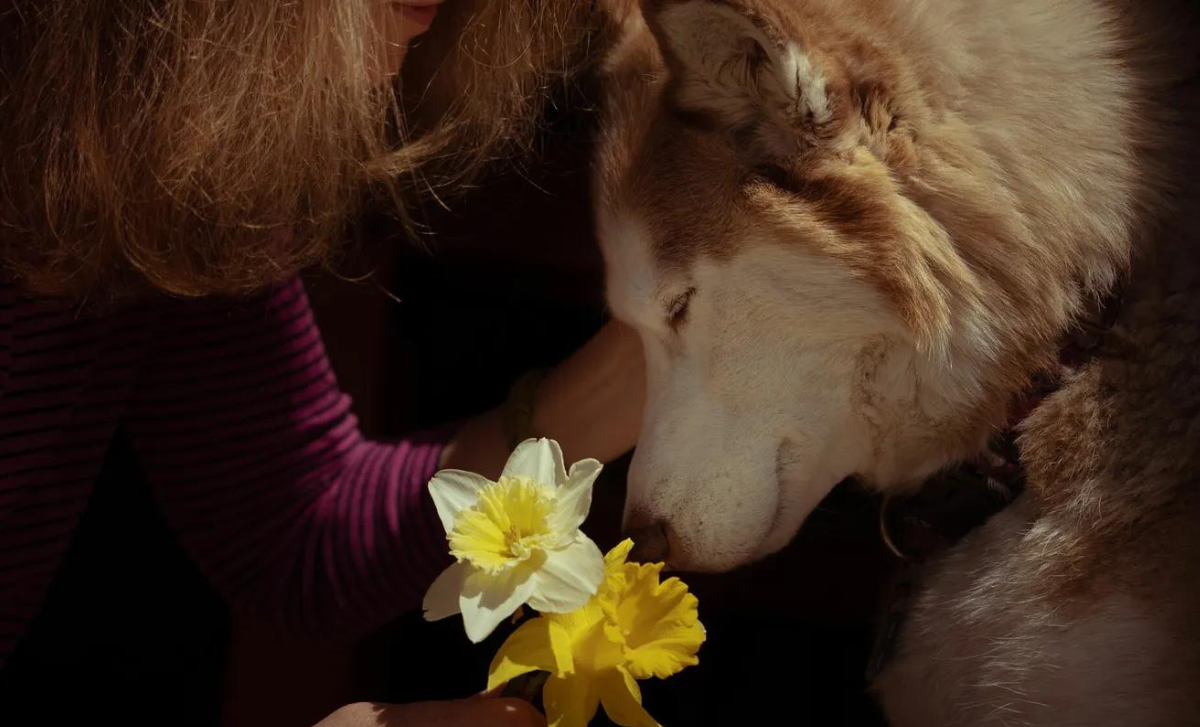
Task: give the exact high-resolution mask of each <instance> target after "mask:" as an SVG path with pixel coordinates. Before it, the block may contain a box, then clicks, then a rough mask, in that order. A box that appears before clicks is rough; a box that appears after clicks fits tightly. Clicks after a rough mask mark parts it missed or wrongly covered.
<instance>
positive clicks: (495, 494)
mask: <svg viewBox="0 0 1200 727" xmlns="http://www.w3.org/2000/svg"><path fill="white" fill-rule="evenodd" d="M600 469H601V466H600V463H599V462H597V461H596V460H594V459H585V460H582V461H580V462H576V463H575V464H573V465H571V471H570V473H568V472H567V470H566V467H565V466H564V464H563V456H562V450H561V449H560V448H559V446H558V443H557V442H554V441H552V440H548V439H540V440H533V439H531V440H529V441H527V442H524V443H522V444H521V445H520V446H519V447H517V449H516V451H515V452H513V454H512V457H510V458H509V460H508V464H507V465H505V467H504V473H503V474H502V475H501V476H500V479H499V480H498V481H496V482H492V481H490V480H488V479H486V478H484V477H481V476H479V475H476V474H472V473H470V472H461V471H458V470H443V471H441V472H438V473H437V474H436V475H434V477H433V479H432V480H431V481H430V483H429V492H430V494H431V495H432V496H433V502H434V504H435V505H436V506H437V511H438V516H439V517H440V518H441V520H442V525H443V527H445V528H446V537H447V539H448V540H449V541H450V554H451V555H453V556H454V558H455V560H456V561H457V562H456V563H455V564H454V565H452V566H450V567H449V568H448V569H446V571H445V572H443V573H442V575H441V576H439V577H438V579H437V581H435V582H434V584H433V585H432V586H430V588H429V591H428V593H426V594H425V604H424V607H425V618H426V619H428V620H430V621H436V620H438V619H442V618H446V617H448V616H453V615H454V614H457V613H462V615H463V624H464V625H465V626H466V631H467V636H468V638H470V639H471V641H473V642H476V643H478V642H480V641H482V640H483V639H485V638H487V636H488V635H489V634H491V633H492V631H493V630H494V629H495V628H496V626H497V625H498V624H499V623H500V622H501V621H503V620H504V619H506V618H508V617H509V616H511V615H512V614H513V613H514V612H515V611H516V610H517V608H518V607H520V606H521V605H522V604H526V603H528V604H529V605H530V606H531V607H532V608H534V609H537V610H538V611H541V612H543V613H567V612H570V611H574V610H576V609H578V608H579V607H581V606H583V605H584V604H585V603H587V602H588V600H589V599H590V598H591V597H592V595H593V594H595V593H596V589H597V588H598V587H599V585H600V582H601V581H603V580H604V558H603V556H602V555H601V554H600V549H599V548H597V547H596V544H595V543H593V542H592V541H591V540H590V539H588V537H587V536H586V535H584V534H583V533H582V532H580V531H579V526H580V525H582V524H583V521H584V519H585V518H586V517H587V513H588V509H589V508H590V507H591V505H592V483H594V482H595V481H596V477H597V476H598V475H599V474H600Z"/></svg>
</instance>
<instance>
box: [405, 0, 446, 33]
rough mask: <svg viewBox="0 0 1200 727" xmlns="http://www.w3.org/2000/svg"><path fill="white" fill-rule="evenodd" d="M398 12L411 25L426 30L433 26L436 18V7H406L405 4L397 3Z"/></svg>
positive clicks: (431, 5) (432, 5)
mask: <svg viewBox="0 0 1200 727" xmlns="http://www.w3.org/2000/svg"><path fill="white" fill-rule="evenodd" d="M399 6H400V12H401V14H403V15H404V17H405V18H407V19H408V20H409V21H411V22H412V23H413V24H415V25H417V26H418V27H421V28H428V27H429V26H431V25H433V20H434V18H436V17H437V11H438V9H437V5H435V4H430V5H408V4H407V3H399Z"/></svg>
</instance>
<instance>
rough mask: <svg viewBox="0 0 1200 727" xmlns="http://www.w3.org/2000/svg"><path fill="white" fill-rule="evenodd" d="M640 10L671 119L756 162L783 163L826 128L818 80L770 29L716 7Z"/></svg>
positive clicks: (721, 4)
mask: <svg viewBox="0 0 1200 727" xmlns="http://www.w3.org/2000/svg"><path fill="white" fill-rule="evenodd" d="M642 9H643V14H644V15H645V18H646V21H647V23H648V24H649V26H650V28H651V30H652V31H653V33H654V35H655V38H656V39H657V40H658V44H659V47H660V49H661V50H662V54H663V57H664V59H665V60H666V63H667V66H668V68H669V70H670V76H671V77H670V81H669V86H668V96H667V98H668V100H669V103H670V104H671V105H672V106H673V107H674V110H675V111H676V112H678V113H680V114H682V115H684V116H686V117H689V118H691V119H692V120H694V121H695V122H697V123H700V124H704V125H707V126H716V127H719V128H721V129H722V130H724V131H726V132H728V133H730V134H731V135H732V136H733V138H734V139H735V140H736V142H737V144H738V145H739V146H745V147H746V149H744V150H745V151H748V152H750V153H752V154H754V155H758V156H763V155H766V156H772V157H787V156H790V155H792V154H794V153H795V152H796V151H798V149H799V148H800V147H801V146H802V145H803V144H804V143H805V142H806V140H808V141H811V140H813V139H816V138H821V137H822V136H823V135H824V134H823V131H825V130H827V129H828V127H829V126H831V124H832V122H833V121H834V116H835V113H834V111H835V110H834V103H833V101H832V100H831V98H830V95H829V93H828V90H827V77H826V75H825V73H824V72H823V70H822V68H821V67H820V66H819V65H818V63H817V61H816V60H815V59H814V58H813V57H812V55H811V54H810V53H808V52H806V51H805V50H804V48H802V47H801V45H800V43H799V42H797V41H796V40H794V39H791V38H789V37H787V35H785V33H784V31H783V30H782V29H781V27H780V26H779V24H778V23H777V22H773V21H772V20H771V19H770V18H768V17H766V16H765V15H763V14H762V13H758V12H755V11H753V10H751V9H749V8H747V7H745V6H743V5H741V4H739V3H737V2H726V1H724V0H643V3H642Z"/></svg>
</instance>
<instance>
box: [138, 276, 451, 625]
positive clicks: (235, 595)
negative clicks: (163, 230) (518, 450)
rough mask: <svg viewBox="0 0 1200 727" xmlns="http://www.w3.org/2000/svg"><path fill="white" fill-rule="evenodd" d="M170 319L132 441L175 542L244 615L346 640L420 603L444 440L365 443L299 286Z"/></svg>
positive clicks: (434, 568) (435, 540)
mask: <svg viewBox="0 0 1200 727" xmlns="http://www.w3.org/2000/svg"><path fill="white" fill-rule="evenodd" d="M180 308H181V310H180V311H179V312H178V314H172V315H170V316H166V317H165V318H166V320H167V323H166V325H167V326H169V328H165V329H164V330H162V331H161V332H160V333H159V340H158V341H157V342H156V344H155V349H154V352H153V353H152V354H151V356H150V357H149V359H148V360H147V365H146V368H145V369H144V370H143V371H142V373H141V375H140V378H139V381H138V387H137V393H136V395H135V397H134V403H133V408H132V411H131V415H130V418H129V429H130V435H131V436H130V438H131V441H132V442H133V444H134V448H135V449H136V451H137V453H138V456H139V459H140V460H141V462H142V466H143V468H144V469H145V471H146V475H147V477H148V478H149V480H150V481H151V484H152V485H153V486H154V489H155V491H156V493H157V496H158V498H159V500H160V503H161V506H162V507H163V509H164V510H165V512H166V515H167V519H168V521H169V522H170V523H171V526H172V528H173V529H174V530H175V532H176V534H177V536H178V537H179V538H180V540H181V541H182V542H183V544H184V546H185V548H187V549H188V551H189V552H190V553H191V554H192V556H193V557H194V558H195V559H196V560H197V562H198V563H199V564H200V566H201V568H202V570H204V571H205V572H206V574H207V575H208V576H209V578H210V579H211V580H212V581H213V582H214V583H215V584H216V585H217V586H218V588H220V589H221V590H222V591H223V592H224V593H225V594H226V595H227V597H228V598H229V599H230V600H231V602H232V603H233V604H234V606H235V607H240V608H242V609H244V610H246V611H248V612H250V613H254V614H258V615H263V616H268V617H272V618H276V619H279V620H281V621H282V622H283V623H284V624H285V625H287V626H289V627H291V628H295V629H298V630H300V631H302V632H305V633H309V634H314V635H321V636H347V635H354V634H356V633H361V632H364V631H366V630H369V629H371V628H374V627H376V626H378V625H380V624H382V623H384V622H386V621H387V620H389V619H390V618H393V617H395V616H396V615H399V614H400V613H401V612H403V611H405V610H409V609H412V608H415V607H417V606H418V605H419V604H420V601H421V597H422V595H423V593H424V591H425V589H426V587H427V586H428V584H429V583H431V582H432V581H433V579H434V578H435V577H436V575H437V573H438V572H439V571H440V570H441V569H442V568H443V567H445V566H446V565H447V563H448V555H447V552H446V551H447V548H446V542H445V535H444V533H443V532H442V528H441V525H440V524H439V522H438V519H437V515H436V512H435V511H434V508H433V504H432V501H431V500H430V498H429V496H428V494H427V490H426V487H425V485H426V483H427V481H428V480H429V478H430V477H431V476H432V474H433V472H434V471H435V469H436V467H437V462H438V459H439V456H440V453H441V451H442V446H443V443H444V440H445V434H446V433H430V434H422V435H417V436H413V437H409V438H407V439H405V440H403V441H401V442H398V443H392V444H383V443H376V442H370V441H366V440H365V439H364V438H363V437H362V435H361V434H360V432H359V430H358V427H357V424H356V420H355V418H354V416H353V415H352V414H351V412H350V401H349V399H348V397H346V396H345V395H344V394H342V393H341V392H340V391H339V390H338V387H337V382H336V380H335V378H334V374H333V371H332V370H331V368H330V364H329V361H328V359H327V358H326V355H325V350H324V346H323V344H322V341H321V338H320V335H319V333H318V331H317V328H316V324H315V322H314V319H313V314H312V311H311V310H310V308H309V304H308V298H307V295H306V293H305V291H304V287H303V284H302V283H301V282H300V281H299V280H295V281H293V282H291V283H289V284H287V285H286V286H284V287H282V288H280V289H278V290H277V291H274V292H273V293H272V294H271V295H269V296H267V297H266V298H265V299H256V300H253V301H241V302H238V303H236V304H229V303H227V304H225V305H214V304H213V303H210V302H204V303H195V302H191V303H188V304H185V305H181V306H180Z"/></svg>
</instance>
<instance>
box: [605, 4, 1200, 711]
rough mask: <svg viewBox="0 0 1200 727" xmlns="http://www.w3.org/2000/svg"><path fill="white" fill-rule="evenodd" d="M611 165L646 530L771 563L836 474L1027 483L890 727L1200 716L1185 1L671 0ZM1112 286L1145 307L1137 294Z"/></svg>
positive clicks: (632, 72)
mask: <svg viewBox="0 0 1200 727" xmlns="http://www.w3.org/2000/svg"><path fill="white" fill-rule="evenodd" d="M614 13H616V14H617V15H619V17H618V18H617V20H618V22H619V25H620V28H621V32H620V36H619V39H618V40H617V41H616V43H615V44H614V46H613V47H612V48H611V50H610V51H609V52H608V54H607V55H606V58H605V60H604V62H603V69H602V76H603V87H604V88H605V89H606V90H605V92H604V100H603V105H602V108H603V111H602V121H601V131H600V135H599V142H598V147H597V150H596V158H595V163H594V190H595V192H594V194H595V210H596V212H595V214H596V227H597V234H598V236H599V240H600V244H601V249H602V252H603V255H604V258H605V264H606V270H607V297H608V302H609V306H610V309H611V311H612V312H613V314H614V315H615V316H616V317H617V318H619V319H621V320H623V321H625V322H626V323H628V324H629V325H631V326H632V327H634V328H635V329H636V330H637V331H638V332H639V334H640V336H641V339H642V342H643V344H644V349H645V355H646V363H647V381H648V395H647V396H648V399H647V403H646V410H645V419H644V426H643V432H642V435H641V438H640V440H639V443H638V447H637V450H636V453H635V455H634V459H633V462H632V464H631V468H630V474H629V494H628V496H627V502H626V512H625V522H626V528H627V530H628V531H629V532H631V533H632V534H633V537H634V539H635V540H636V541H637V542H638V543H639V546H640V547H641V548H642V550H643V555H645V556H646V557H649V558H652V559H659V558H665V559H666V561H667V562H668V564H669V565H670V567H672V568H674V569H678V570H690V571H725V570H729V569H732V568H736V567H738V566H740V565H743V564H746V563H748V562H751V561H754V560H756V559H759V558H762V557H765V556H767V555H769V554H771V553H774V552H776V551H778V550H780V549H781V548H782V547H784V546H785V545H786V544H787V543H788V542H789V541H790V540H791V539H792V537H793V536H794V535H795V534H796V532H797V531H798V529H799V528H800V527H801V525H802V524H803V522H804V520H805V518H806V517H807V516H808V515H809V514H810V513H811V512H812V511H813V509H814V508H815V507H816V506H817V504H818V503H819V502H820V501H821V500H822V498H823V497H824V496H825V495H826V494H828V493H829V492H830V490H831V489H832V488H833V487H834V486H835V485H836V484H837V483H839V482H841V481H843V480H845V479H846V478H848V477H854V478H856V479H857V480H859V481H860V482H862V483H863V484H864V485H865V486H867V487H869V488H872V489H874V490H876V491H878V492H880V493H883V494H885V495H888V496H894V495H902V494H905V493H911V492H913V491H915V490H918V489H919V488H920V486H921V483H922V482H923V481H925V480H927V478H929V477H931V476H933V475H935V474H936V473H939V472H942V471H944V470H946V468H948V467H952V466H954V465H955V464H956V463H960V462H964V461H969V460H971V459H972V458H974V457H977V456H978V455H979V454H980V453H981V452H983V451H984V450H985V448H986V445H987V442H988V441H989V438H990V437H992V436H993V435H994V434H995V433H996V432H998V431H1001V430H1003V429H1004V428H1005V427H1006V426H1007V422H1008V419H1009V417H1010V415H1011V414H1012V407H1013V402H1014V401H1015V400H1019V398H1020V397H1021V394H1022V392H1024V391H1026V390H1027V388H1028V387H1029V386H1030V383H1031V381H1032V379H1033V377H1035V376H1036V375H1038V374H1039V373H1040V372H1044V371H1047V370H1051V369H1054V368H1055V367H1056V366H1057V365H1058V364H1057V362H1058V360H1059V354H1060V349H1061V346H1062V342H1063V340H1064V338H1065V337H1067V336H1069V335H1070V334H1071V333H1072V332H1073V331H1075V330H1076V329H1077V327H1078V326H1079V325H1081V323H1082V322H1084V320H1085V319H1086V317H1087V315H1088V311H1090V310H1092V309H1093V308H1094V307H1096V306H1097V304H1099V303H1101V302H1108V303H1109V304H1110V305H1111V306H1115V310H1116V314H1115V322H1114V323H1113V325H1112V326H1111V327H1109V328H1107V329H1106V330H1105V331H1104V332H1103V334H1102V335H1101V337H1100V339H1099V340H1098V341H1097V343H1096V346H1095V347H1094V350H1093V352H1092V354H1091V355H1090V356H1089V358H1088V360H1086V361H1083V362H1078V363H1076V364H1075V365H1073V366H1071V367H1070V368H1068V369H1067V370H1066V371H1065V374H1064V375H1063V377H1062V382H1061V385H1060V386H1059V387H1058V388H1057V390H1055V391H1054V392H1053V393H1051V394H1050V395H1049V396H1048V397H1046V398H1045V399H1044V400H1043V401H1041V402H1040V403H1039V404H1038V405H1037V406H1036V407H1035V408H1034V410H1033V412H1032V413H1031V414H1030V415H1029V416H1027V417H1025V418H1024V420H1023V421H1022V422H1021V423H1020V425H1019V428H1018V430H1017V431H1018V433H1019V440H1018V441H1019V449H1020V462H1021V465H1022V467H1023V468H1024V472H1025V481H1026V486H1025V488H1024V490H1023V492H1022V493H1021V494H1020V495H1019V496H1018V497H1017V498H1016V500H1015V501H1014V502H1013V503H1012V504H1011V505H1010V506H1008V507H1007V508H1005V509H1004V510H1003V511H1002V512H1000V513H998V514H996V515H994V516H993V517H991V518H990V519H989V520H988V521H987V522H986V523H985V524H983V525H982V526H981V527H979V528H977V529H975V530H974V531H973V532H971V533H970V534H969V535H967V536H966V537H965V538H963V539H962V540H961V541H959V542H958V543H957V544H955V545H954V546H953V547H951V548H950V549H949V550H947V551H945V552H944V553H943V554H941V555H939V556H937V557H936V558H934V559H933V560H931V561H930V562H928V563H926V564H925V565H924V567H923V569H922V572H921V575H920V581H919V590H918V592H917V595H916V597H915V600H914V602H913V603H912V605H911V607H910V609H909V611H908V615H907V618H906V619H905V621H904V622H903V626H902V628H901V630H900V633H899V636H898V642H897V645H896V648H895V652H894V656H893V657H892V658H891V660H890V661H889V662H888V663H887V665H886V667H885V669H884V670H883V672H882V673H881V674H880V675H879V677H878V678H877V679H876V680H875V683H874V685H873V690H874V691H875V693H876V695H877V697H878V699H879V701H880V703H881V704H882V706H883V708H884V711H885V712H886V714H887V716H888V719H889V721H890V722H891V724H893V725H895V726H896V727H908V726H910V725H911V726H915V727H931V726H937V725H947V726H949V725H972V726H986V725H1006V726H1007V725H1056V726H1057V727H1068V726H1073V725H1079V726H1083V725H1088V726H1096V725H1114V726H1115V725H1128V726H1133V725H1137V726H1138V727H1148V726H1151V725H1164V726H1165V725H1190V724H1200V617H1197V614H1200V273H1198V272H1197V267H1198V265H1200V263H1198V262H1197V260H1196V244H1197V243H1200V224H1197V222H1196V219H1200V214H1197V210H1198V209H1200V204H1198V203H1200V193H1198V191H1197V190H1198V189H1200V185H1198V184H1197V183H1196V182H1195V181H1194V179H1195V177H1194V176H1193V173H1194V172H1196V171H1197V170H1200V164H1197V158H1198V156H1200V153H1198V151H1197V147H1200V144H1197V143H1196V142H1195V141H1194V140H1195V139H1196V138H1200V135H1198V134H1197V132H1198V131H1200V124H1198V121H1200V103H1198V102H1197V97H1198V93H1197V91H1198V88H1200V86H1198V85H1197V79H1198V78H1200V73H1198V69H1200V51H1198V50H1197V47H1196V45H1197V44H1196V42H1195V39H1196V38H1197V37H1200V36H1197V35H1196V34H1195V31H1196V29H1197V28H1198V27H1200V26H1198V24H1197V11H1196V9H1195V8H1193V7H1192V6H1191V5H1190V4H1189V3H1186V2H1182V1H1177V0H1145V1H1144V2H1143V1H1137V0H728V1H726V0H644V1H643V2H642V3H641V4H640V5H639V6H622V7H618V8H615V9H614ZM1118 284H1120V286H1119V290H1120V294H1119V296H1118V295H1117V293H1116V291H1117V290H1118Z"/></svg>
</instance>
